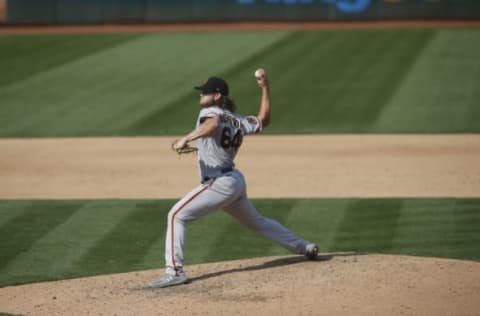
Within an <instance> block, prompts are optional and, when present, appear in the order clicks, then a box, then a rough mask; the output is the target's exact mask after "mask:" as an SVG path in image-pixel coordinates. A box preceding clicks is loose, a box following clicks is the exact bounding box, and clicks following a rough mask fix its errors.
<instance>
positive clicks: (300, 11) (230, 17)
mask: <svg viewBox="0 0 480 316" xmlns="http://www.w3.org/2000/svg"><path fill="white" fill-rule="evenodd" d="M1 2H4V7H6V10H5V14H4V19H3V20H4V23H7V24H89V23H161V22H225V21H245V20H248V21H347V20H389V19H395V20H405V19H407V20H408V19H468V20H472V19H475V20H476V19H480V1H479V0H177V1H173V0H0V3H1ZM0 12H1V9H0ZM0 23H1V14H0Z"/></svg>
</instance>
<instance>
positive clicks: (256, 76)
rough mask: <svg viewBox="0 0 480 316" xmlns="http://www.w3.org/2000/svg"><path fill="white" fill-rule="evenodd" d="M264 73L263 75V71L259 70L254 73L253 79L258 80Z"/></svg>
mask: <svg viewBox="0 0 480 316" xmlns="http://www.w3.org/2000/svg"><path fill="white" fill-rule="evenodd" d="M265 75H266V73H265V70H263V69H262V68H259V69H257V70H256V71H255V78H257V79H259V78H261V77H262V76H265Z"/></svg>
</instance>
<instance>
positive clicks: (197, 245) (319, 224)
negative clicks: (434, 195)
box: [0, 199, 480, 286]
mask: <svg viewBox="0 0 480 316" xmlns="http://www.w3.org/2000/svg"><path fill="white" fill-rule="evenodd" d="M173 203H174V201H173V200H101V201H1V202H0V252H1V253H2V256H1V259H0V286H4V285H9V284H18V283H28V282H33V281H43V280H52V279H63V278H72V277H79V276H86V275H95V274H105V273H113V272H123V271H133V270H139V269H150V268H161V267H162V266H163V249H164V248H163V243H164V237H165V236H164V235H165V229H166V214H167V212H168V209H169V208H170V207H171V206H172V205H173ZM254 203H255V205H256V206H257V208H258V209H259V210H260V211H261V212H262V213H263V214H264V215H265V216H268V217H270V218H274V219H276V220H277V221H279V222H281V223H282V224H284V225H286V226H288V227H289V228H291V229H292V230H293V231H295V232H297V233H298V234H299V235H301V236H302V237H304V238H307V239H310V240H313V241H316V242H319V244H320V245H321V248H322V251H323V252H337V251H357V252H371V253H388V254H407V255H418V256H434V257H444V258H456V259H467V260H475V261H480V251H479V250H480V246H479V245H480V230H479V229H478V228H479V227H480V212H479V209H480V199H312V200H309V199H292V200H291V199H278V200H270V199H264V200H254ZM286 254H288V251H287V250H285V249H283V248H281V247H279V246H278V245H276V244H275V243H273V242H271V241H269V240H267V239H264V238H262V237H260V236H258V235H257V234H256V233H254V232H251V231H249V230H247V229H246V228H244V227H243V226H241V225H240V224H238V223H237V222H236V221H234V220H233V219H232V218H231V217H229V216H228V215H226V214H225V213H223V212H218V213H215V214H212V215H211V216H208V217H206V218H204V219H202V220H199V221H196V222H193V223H191V224H190V225H189V228H188V237H187V243H186V258H185V259H186V262H185V263H186V264H193V263H202V262H215V261H221V260H229V259H239V258H248V257H261V256H270V255H286Z"/></svg>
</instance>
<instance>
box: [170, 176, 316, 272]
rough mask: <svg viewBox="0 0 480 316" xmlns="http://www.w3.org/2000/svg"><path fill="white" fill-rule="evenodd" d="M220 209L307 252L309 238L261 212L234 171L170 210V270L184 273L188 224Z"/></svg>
mask: <svg viewBox="0 0 480 316" xmlns="http://www.w3.org/2000/svg"><path fill="white" fill-rule="evenodd" d="M220 209H223V210H225V211H226V212H227V213H228V214H230V215H231V216H233V217H234V218H235V219H236V220H237V221H239V222H240V223H241V224H243V225H245V226H247V227H249V228H250V229H252V230H254V231H256V232H258V233H260V234H261V235H263V236H265V237H267V238H269V239H271V240H273V241H275V242H277V243H278V244H280V245H281V246H283V247H285V248H286V249H288V250H290V251H291V252H292V253H297V254H303V253H305V246H306V245H307V244H308V241H306V240H303V239H301V238H299V237H297V236H296V235H295V234H293V233H292V232H291V231H289V230H288V229H287V228H285V227H284V226H283V225H281V224H280V223H278V222H276V221H274V220H272V219H269V218H266V217H264V216H262V215H261V214H260V213H258V211H257V210H256V209H255V207H254V206H253V204H252V202H251V201H250V200H249V199H248V197H247V192H246V184H245V179H244V177H243V175H242V174H241V173H240V171H238V170H234V171H232V172H229V173H227V174H225V175H223V176H221V177H218V178H215V179H212V180H210V181H208V182H206V183H203V184H201V185H199V186H198V187H196V188H195V189H193V190H192V191H191V192H189V193H188V194H187V195H185V196H184V197H183V198H182V199H181V200H180V201H178V202H177V203H176V204H175V205H174V206H173V207H172V208H171V209H170V211H169V213H168V223H167V234H166V239H165V262H166V270H167V271H166V272H167V273H169V274H178V273H183V248H184V244H185V233H186V231H185V226H186V224H187V223H188V222H190V221H193V220H196V219H198V218H201V217H202V216H205V215H208V214H210V213H212V212H214V211H216V210H220Z"/></svg>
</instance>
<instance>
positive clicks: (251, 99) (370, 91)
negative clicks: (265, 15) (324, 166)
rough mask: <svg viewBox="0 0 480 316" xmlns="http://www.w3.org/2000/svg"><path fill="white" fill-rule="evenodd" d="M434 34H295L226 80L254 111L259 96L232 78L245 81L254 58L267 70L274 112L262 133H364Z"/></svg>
mask: <svg viewBox="0 0 480 316" xmlns="http://www.w3.org/2000/svg"><path fill="white" fill-rule="evenodd" d="M433 34H434V31H432V30H429V31H428V30H422V31H405V30H385V31H324V32H298V33H295V36H292V37H289V42H282V44H283V45H282V47H277V48H276V49H275V50H268V51H265V54H264V55H263V56H261V58H258V59H254V60H251V63H250V66H249V65H248V64H246V65H245V67H243V70H241V71H239V72H236V73H235V74H232V79H231V80H232V82H234V83H235V84H236V86H237V85H239V86H240V87H243V89H242V88H241V90H240V91H236V93H238V95H239V97H238V99H239V100H240V101H242V102H241V103H240V104H241V106H242V107H243V106H246V108H245V111H247V112H252V111H256V110H257V109H256V107H257V106H258V95H256V94H255V93H252V87H251V86H250V87H246V86H245V85H242V84H237V82H242V81H243V82H244V81H245V80H244V79H243V78H245V77H247V78H248V75H249V73H248V69H251V68H252V67H254V65H255V64H258V63H259V60H261V64H262V65H265V67H266V68H267V69H269V74H270V75H271V84H272V100H273V102H274V104H275V107H274V110H276V112H275V120H274V121H273V122H272V125H271V126H270V127H269V129H267V130H266V131H265V132H266V133H273V134H276V133H323V132H329V133H332V132H333V133H336V132H350V131H355V132H364V131H369V128H370V127H371V126H372V124H373V123H375V121H376V118H377V116H378V114H379V113H380V112H381V110H382V107H383V105H384V103H385V102H387V101H388V100H389V98H390V97H391V95H392V93H393V92H394V91H395V90H396V89H397V88H398V86H399V85H401V82H402V80H403V78H404V76H405V74H406V73H407V72H408V69H409V68H410V67H411V66H412V65H413V64H414V62H415V60H416V58H417V56H418V55H419V54H420V53H421V51H422V49H423V48H424V47H425V46H426V45H427V43H428V42H429V40H430V39H431V37H432V35H433ZM292 61H295V62H292ZM242 110H243V108H242ZM292 113H293V114H294V116H295V120H292Z"/></svg>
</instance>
